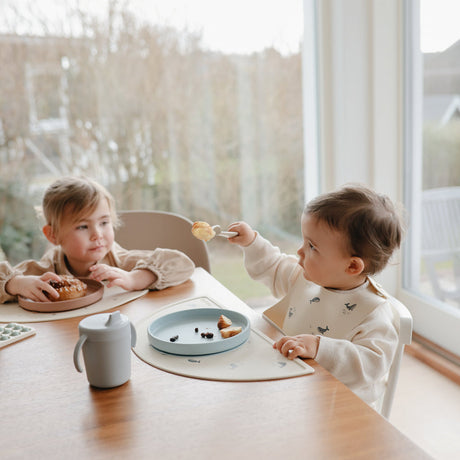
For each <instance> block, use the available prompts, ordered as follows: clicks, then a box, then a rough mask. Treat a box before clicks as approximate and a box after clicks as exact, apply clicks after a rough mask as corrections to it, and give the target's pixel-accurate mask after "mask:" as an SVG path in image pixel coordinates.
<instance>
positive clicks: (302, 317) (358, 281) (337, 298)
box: [229, 186, 403, 406]
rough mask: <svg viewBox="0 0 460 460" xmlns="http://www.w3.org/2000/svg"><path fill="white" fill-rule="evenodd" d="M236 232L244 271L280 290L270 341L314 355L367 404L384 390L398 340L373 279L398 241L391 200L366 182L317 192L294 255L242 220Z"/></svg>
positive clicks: (291, 353)
mask: <svg viewBox="0 0 460 460" xmlns="http://www.w3.org/2000/svg"><path fill="white" fill-rule="evenodd" d="M229 230H230V231H236V232H238V233H239V235H238V236H235V237H234V238H231V239H230V240H229V241H230V242H232V243H235V244H238V245H240V246H241V247H242V248H243V251H244V263H245V267H246V270H247V271H248V273H249V275H250V276H251V277H252V278H253V279H256V280H260V281H262V282H263V283H265V284H266V285H267V286H268V287H269V288H270V290H271V291H272V293H273V295H274V296H275V297H278V298H279V297H283V299H282V300H281V302H280V303H281V304H284V307H285V311H286V313H285V318H284V322H283V324H282V330H283V332H284V333H285V334H286V336H285V337H283V338H282V339H280V340H279V341H277V342H276V343H275V344H274V345H273V346H274V348H275V349H276V350H279V351H280V352H281V353H282V354H283V355H284V356H286V357H288V358H290V359H294V358H296V357H300V358H314V359H315V360H316V361H317V362H318V363H319V364H321V365H322V366H323V367H324V368H326V369H327V370H328V371H329V372H331V374H333V375H334V376H335V377H336V378H337V379H339V380H341V381H342V382H343V383H345V384H346V385H347V386H348V387H349V388H350V389H351V390H353V391H354V392H355V393H356V394H357V395H358V396H360V397H361V398H362V399H363V400H365V401H366V402H367V403H369V404H371V405H374V406H375V405H376V404H374V403H376V401H377V400H378V399H379V398H380V397H381V396H382V395H383V392H384V390H385V379H386V375H387V373H388V371H389V368H390V365H391V363H392V360H393V356H394V353H395V350H396V345H397V341H398V328H399V322H398V320H397V319H396V318H395V317H394V315H393V310H392V307H391V297H390V296H389V295H388V294H387V293H386V292H385V291H384V290H383V289H382V288H381V287H380V286H379V285H378V284H377V283H376V282H375V281H374V280H373V279H372V278H371V276H370V275H373V274H375V273H378V272H379V271H381V270H382V269H383V268H384V267H385V266H386V264H387V263H388V260H389V259H390V257H391V255H392V253H393V251H394V250H395V249H397V248H398V247H399V246H400V243H401V239H402V233H403V230H402V223H401V220H400V218H399V217H398V215H397V212H396V210H395V208H394V206H393V204H392V203H391V201H390V200H389V199H388V198H387V197H385V196H382V195H379V194H377V193H375V192H373V191H372V190H369V189H368V188H365V187H363V186H345V187H343V188H341V189H339V190H337V191H335V192H332V193H327V194H324V195H321V196H319V197H317V198H315V199H314V200H312V201H311V202H310V203H308V204H307V205H306V207H305V209H304V212H303V214H302V218H301V230H302V236H303V244H302V246H301V247H300V249H299V250H298V251H297V254H298V256H299V258H298V259H297V258H296V257H294V256H289V255H286V254H282V253H281V252H280V250H279V249H278V248H276V247H274V246H272V245H271V244H270V243H269V242H268V241H267V240H265V239H264V238H262V236H260V235H259V234H258V233H256V232H255V231H254V230H252V229H251V227H250V226H249V225H248V224H246V223H244V222H237V223H234V224H232V225H230V227H229Z"/></svg>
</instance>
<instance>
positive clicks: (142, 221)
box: [115, 211, 211, 273]
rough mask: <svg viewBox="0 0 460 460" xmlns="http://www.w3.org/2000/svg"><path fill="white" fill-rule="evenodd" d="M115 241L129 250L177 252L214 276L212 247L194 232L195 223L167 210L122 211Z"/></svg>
mask: <svg viewBox="0 0 460 460" xmlns="http://www.w3.org/2000/svg"><path fill="white" fill-rule="evenodd" d="M118 215H119V217H120V220H121V222H122V224H121V225H120V227H119V228H118V229H117V230H116V231H115V241H116V242H117V243H118V244H120V245H121V246H122V247H124V248H125V249H151V250H153V249H155V248H166V249H177V250H179V251H182V252H183V253H184V254H186V255H187V256H189V257H190V259H192V260H193V262H194V263H195V265H196V266H197V267H203V268H204V269H205V270H206V271H208V272H209V273H211V265H210V261H209V254H208V248H207V247H206V243H205V242H204V241H201V240H198V239H196V238H195V237H194V236H193V235H192V232H191V229H192V225H193V223H192V221H191V220H189V219H187V218H186V217H183V216H181V215H179V214H174V213H171V212H165V211H120V212H119V213H118Z"/></svg>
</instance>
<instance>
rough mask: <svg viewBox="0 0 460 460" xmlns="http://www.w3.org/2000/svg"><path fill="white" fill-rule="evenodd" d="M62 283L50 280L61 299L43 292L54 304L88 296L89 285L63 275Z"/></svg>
mask: <svg viewBox="0 0 460 460" xmlns="http://www.w3.org/2000/svg"><path fill="white" fill-rule="evenodd" d="M60 278H61V281H55V280H49V284H50V285H51V287H52V288H54V289H55V290H56V292H57V293H58V294H59V297H58V298H56V297H52V296H51V295H50V294H48V293H47V292H45V291H43V292H44V293H45V295H46V297H48V299H50V300H51V301H52V302H58V301H61V300H70V299H78V298H79V297H83V296H85V295H86V289H87V287H88V286H87V285H86V284H85V283H83V281H80V280H79V279H78V278H74V277H73V276H69V275H62V276H61V277H60Z"/></svg>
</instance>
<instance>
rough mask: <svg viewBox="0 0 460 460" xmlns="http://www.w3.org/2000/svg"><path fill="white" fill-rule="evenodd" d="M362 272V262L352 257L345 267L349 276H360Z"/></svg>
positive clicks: (359, 258)
mask: <svg viewBox="0 0 460 460" xmlns="http://www.w3.org/2000/svg"><path fill="white" fill-rule="evenodd" d="M363 271H364V260H363V259H361V257H352V258H351V259H350V263H349V265H348V267H347V273H349V274H350V275H360V274H361V273H362V272H363Z"/></svg>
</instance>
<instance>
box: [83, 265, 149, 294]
mask: <svg viewBox="0 0 460 460" xmlns="http://www.w3.org/2000/svg"><path fill="white" fill-rule="evenodd" d="M89 269H90V271H91V276H90V278H92V279H94V280H96V281H104V280H108V281H109V284H108V285H107V287H112V286H120V287H121V288H123V289H126V290H127V291H140V290H142V289H146V288H148V287H149V286H150V285H151V284H153V283H155V281H156V280H157V279H158V277H157V275H155V273H153V272H151V271H150V270H145V269H140V270H131V271H126V270H123V269H121V268H117V267H111V266H110V265H106V264H96V265H93V266H92V267H90V268H89Z"/></svg>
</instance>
